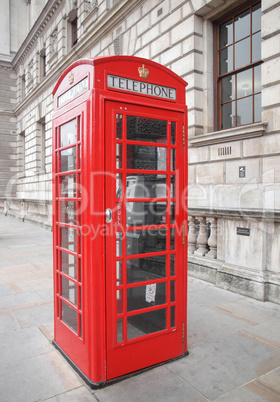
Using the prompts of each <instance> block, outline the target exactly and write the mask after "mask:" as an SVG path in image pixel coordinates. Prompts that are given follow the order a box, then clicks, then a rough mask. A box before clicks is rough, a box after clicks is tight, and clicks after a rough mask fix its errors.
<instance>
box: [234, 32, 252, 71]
mask: <svg viewBox="0 0 280 402" xmlns="http://www.w3.org/2000/svg"><path fill="white" fill-rule="evenodd" d="M234 61H235V69H237V68H240V67H243V66H247V64H249V63H250V38H247V39H244V40H241V41H240V42H237V43H236V44H235V58H234Z"/></svg>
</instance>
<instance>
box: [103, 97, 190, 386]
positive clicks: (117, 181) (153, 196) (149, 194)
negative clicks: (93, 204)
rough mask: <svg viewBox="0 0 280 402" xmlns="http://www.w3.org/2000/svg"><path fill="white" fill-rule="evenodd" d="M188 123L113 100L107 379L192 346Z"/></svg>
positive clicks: (109, 109) (108, 121)
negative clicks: (188, 340) (188, 333)
mask: <svg viewBox="0 0 280 402" xmlns="http://www.w3.org/2000/svg"><path fill="white" fill-rule="evenodd" d="M183 125H184V114H183V113H180V112H174V111H169V110H163V109H158V108H152V107H144V106H138V105H132V104H124V103H118V102H113V101H105V133H106V135H105V170H106V187H105V207H106V304H107V305H106V315H107V316H106V323H107V324H106V325H107V332H106V333H107V335H106V336H107V346H106V347H107V364H106V367H107V380H110V379H112V378H115V377H119V376H122V375H124V374H127V373H131V372H133V371H136V370H139V369H142V368H144V367H149V366H152V365H155V364H158V363H160V362H163V361H166V360H169V359H172V358H175V357H177V356H180V355H182V354H184V352H185V351H186V345H184V342H185V335H184V326H185V322H186V301H185V297H186V295H185V294H183V293H184V292H183V289H186V286H184V282H185V281H186V277H185V276H184V275H185V274H184V266H185V263H186V261H184V253H185V247H186V246H184V227H183V226H184V220H185V214H186V211H184V208H183V200H184V169H183V166H184V147H183Z"/></svg>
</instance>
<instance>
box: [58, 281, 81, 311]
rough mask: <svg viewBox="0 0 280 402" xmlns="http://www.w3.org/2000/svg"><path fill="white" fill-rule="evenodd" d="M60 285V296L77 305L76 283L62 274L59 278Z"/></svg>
mask: <svg viewBox="0 0 280 402" xmlns="http://www.w3.org/2000/svg"><path fill="white" fill-rule="evenodd" d="M61 285H62V292H61V294H62V296H63V297H64V298H65V299H67V300H69V301H70V302H71V303H72V304H75V306H77V285H76V284H75V283H74V282H72V281H69V279H66V278H64V277H63V276H62V278H61Z"/></svg>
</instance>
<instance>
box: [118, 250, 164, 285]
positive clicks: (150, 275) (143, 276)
mask: <svg viewBox="0 0 280 402" xmlns="http://www.w3.org/2000/svg"><path fill="white" fill-rule="evenodd" d="M126 269H127V283H136V282H143V281H150V280H152V279H159V278H165V276H166V256H165V255H158V256H152V257H147V258H135V259H134V260H127V268H126Z"/></svg>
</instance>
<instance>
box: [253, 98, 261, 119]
mask: <svg viewBox="0 0 280 402" xmlns="http://www.w3.org/2000/svg"><path fill="white" fill-rule="evenodd" d="M254 101H255V105H254V106H255V109H254V121H255V122H257V121H261V120H262V99H261V94H258V95H255V99H254Z"/></svg>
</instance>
